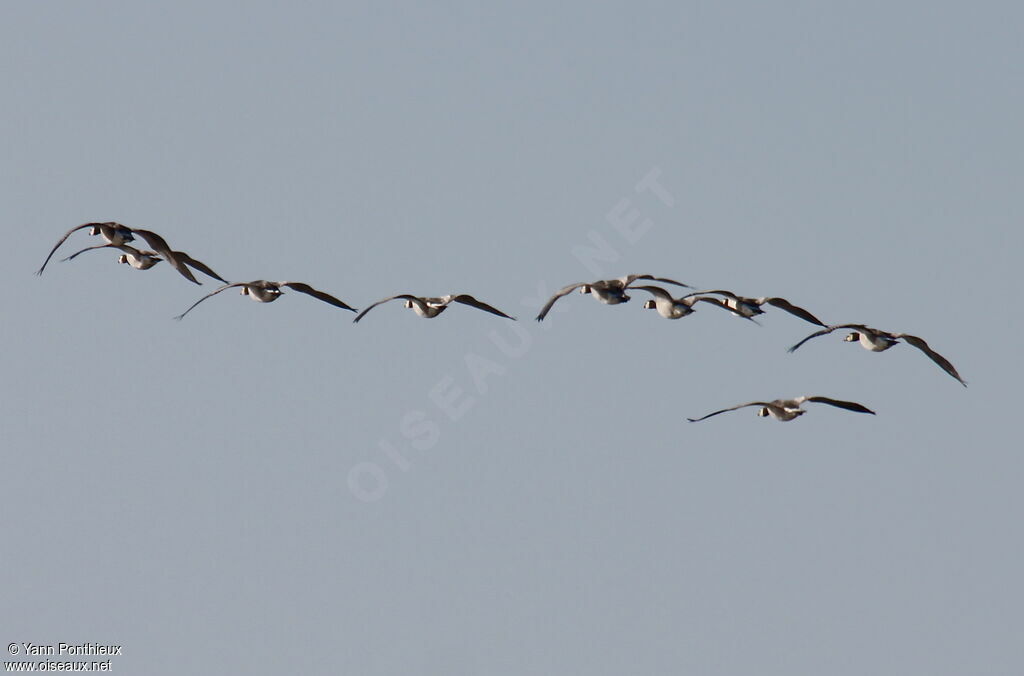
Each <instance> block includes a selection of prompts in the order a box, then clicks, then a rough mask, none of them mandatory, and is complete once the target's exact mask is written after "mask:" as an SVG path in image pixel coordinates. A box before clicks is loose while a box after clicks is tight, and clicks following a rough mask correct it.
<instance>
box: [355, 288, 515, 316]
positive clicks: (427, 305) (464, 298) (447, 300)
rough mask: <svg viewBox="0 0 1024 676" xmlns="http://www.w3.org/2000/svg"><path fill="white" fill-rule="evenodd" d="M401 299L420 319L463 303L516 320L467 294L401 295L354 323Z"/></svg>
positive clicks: (370, 308) (382, 300) (377, 303)
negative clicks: (437, 295) (454, 304)
mask: <svg viewBox="0 0 1024 676" xmlns="http://www.w3.org/2000/svg"><path fill="white" fill-rule="evenodd" d="M399 298H401V299H403V300H405V307H407V308H409V309H410V310H412V311H413V312H415V313H416V314H418V315H419V316H420V317H425V318H427V319H432V318H434V317H436V316H438V315H439V314H441V313H442V312H444V311H445V310H447V309H448V307H449V306H450V305H451V304H452V303H461V304H463V305H468V306H470V307H475V308H476V309H478V310H483V311H484V312H490V313H491V314H492V315H498V316H499V317H504V318H505V319H511V320H513V321H514V320H515V317H511V316H509V315H507V314H505V313H504V312H502V311H501V310H499V309H498V308H496V307H492V306H490V305H488V304H487V303H483V302H481V301H478V300H477V299H476V298H473V296H470V295H469V294H465V293H460V294H456V295H448V296H442V297H440V298H426V297H423V296H414V295H412V294H409V293H400V294H397V295H395V296H389V297H387V298H384V299H381V300H379V301H377V302H376V303H374V304H373V305H371V306H370V307H368V308H366V309H365V310H363V311H362V312H360V313H359V315H358V316H357V317H356V318H355V319H353V320H352V321H353V322H358V321H359V320H360V319H362V318H363V317H365V316H366V313H367V312H369V311H370V310H372V309H373V308H375V307H377V306H378V305H381V304H382V303H387V302H388V301H392V300H396V299H399Z"/></svg>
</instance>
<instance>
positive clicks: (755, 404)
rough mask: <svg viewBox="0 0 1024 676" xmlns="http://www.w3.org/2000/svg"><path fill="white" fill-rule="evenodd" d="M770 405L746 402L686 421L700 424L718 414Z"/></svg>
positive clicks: (763, 402) (761, 402)
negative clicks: (748, 407)
mask: <svg viewBox="0 0 1024 676" xmlns="http://www.w3.org/2000/svg"><path fill="white" fill-rule="evenodd" d="M772 405H773V404H771V403H769V402H766V401H748V402H747V403H745V404H740V405H738V406H731V407H729V408H723V409H722V410H721V411H715V412H714V413H708V414H707V415H706V416H703V417H700V418H687V420H689V421H690V422H700V421H701V420H707V419H708V418H711V417H712V416H716V415H718V414H719V413H728V412H729V411H735V410H737V409H740V408H746V407H747V406H772Z"/></svg>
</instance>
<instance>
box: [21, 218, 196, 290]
mask: <svg viewBox="0 0 1024 676" xmlns="http://www.w3.org/2000/svg"><path fill="white" fill-rule="evenodd" d="M83 228H89V234H90V235H100V236H101V237H103V239H104V240H105V241H106V243H107V244H113V245H120V244H127V243H128V242H132V241H134V240H135V235H140V236H141V237H142V239H144V240H146V242H147V243H148V244H149V245H150V246H151V247H153V249H154V250H155V251H156V253H157V254H159V255H160V256H161V257H162V258H163V259H164V260H166V261H167V262H168V263H170V265H171V266H172V267H173V268H174V269H175V270H177V271H178V272H179V273H180V274H181V276H182V277H184V278H185V279H187V280H188V281H190V282H193V283H194V284H200V283H201V282H199V280H197V279H196V278H195V276H194V275H193V274H192V271H191V270H189V269H188V266H187V265H186V264H185V261H184V260H183V259H181V258H179V257H178V252H175V251H172V250H171V247H170V246H168V244H167V240H165V239H164V238H163V237H161V236H160V235H158V234H156V233H155V232H153V231H152V230H141V229H139V228H129V227H128V226H126V225H121V224H120V223H114V222H113V221H110V222H107V223H83V224H82V225H78V226H75V227H73V228H71V229H70V230H68V231H67V232H66V233H64V236H63V237H61V238H60V239H59V240H57V244H55V245H54V247H53V249H51V250H50V254H49V255H48V256H47V257H46V260H45V261H43V264H42V266H40V268H39V269H38V270H36V274H37V275H41V274H43V270H44V269H45V268H46V264H47V263H49V262H50V259H51V258H52V257H53V254H54V253H55V252H56V251H57V249H59V248H60V245H61V244H63V243H64V242H65V241H67V239H68V237H70V236H71V235H72V233H74V232H76V231H78V230H82V229H83ZM79 253H81V252H79ZM76 255H77V254H76ZM150 267H152V266H150Z"/></svg>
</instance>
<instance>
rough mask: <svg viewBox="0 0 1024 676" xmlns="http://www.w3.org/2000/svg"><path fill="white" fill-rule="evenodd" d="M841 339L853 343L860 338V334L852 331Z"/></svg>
mask: <svg viewBox="0 0 1024 676" xmlns="http://www.w3.org/2000/svg"><path fill="white" fill-rule="evenodd" d="M843 340H845V341H846V342H847V343H855V342H857V341H858V340H860V334H859V333H857V332H856V331H854V332H853V333H851V334H850V335H848V336H846V338H843Z"/></svg>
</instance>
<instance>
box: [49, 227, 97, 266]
mask: <svg viewBox="0 0 1024 676" xmlns="http://www.w3.org/2000/svg"><path fill="white" fill-rule="evenodd" d="M98 225H100V224H99V223H83V224H82V225H76V226H75V227H73V228H71V229H70V230H68V231H67V232H65V233H64V236H63V237H61V238H60V239H59V240H57V243H56V244H55V245H54V246H53V248H52V249H50V255H48V256H47V257H46V260H45V261H43V264H42V265H41V266H39V269H38V270H36V274H37V275H41V274H43V270H44V269H45V268H46V264H47V263H49V262H50V259H51V258H53V254H54V253H56V252H57V249H59V248H60V245H61V244H63V243H64V242H66V241H67V239H68V237H70V236H71V234H72V233H73V232H75V231H76V230H81V229H82V228H90V227H93V226H98ZM79 253H81V252H79ZM75 255H76V256H77V255H78V254H75Z"/></svg>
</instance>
